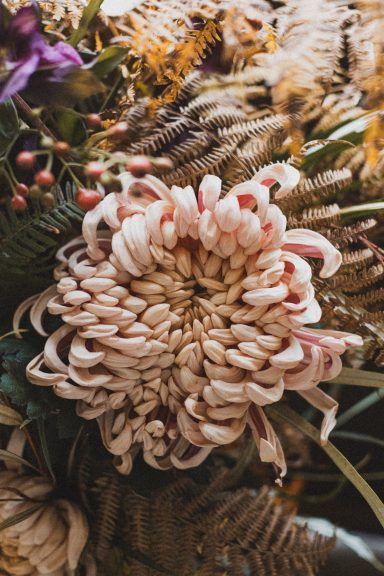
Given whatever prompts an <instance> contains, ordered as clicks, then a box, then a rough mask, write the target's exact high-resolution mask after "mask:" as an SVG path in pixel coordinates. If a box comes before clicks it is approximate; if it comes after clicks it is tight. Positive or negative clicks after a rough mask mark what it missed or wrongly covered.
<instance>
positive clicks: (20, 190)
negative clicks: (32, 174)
mask: <svg viewBox="0 0 384 576" xmlns="http://www.w3.org/2000/svg"><path fill="white" fill-rule="evenodd" d="M16 192H17V194H19V195H20V196H23V197H24V198H26V197H27V196H29V188H28V186H27V185H26V184H22V183H20V182H19V184H16Z"/></svg>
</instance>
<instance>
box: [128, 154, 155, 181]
mask: <svg viewBox="0 0 384 576" xmlns="http://www.w3.org/2000/svg"><path fill="white" fill-rule="evenodd" d="M127 169H128V170H129V171H130V173H131V174H132V176H134V177H135V178H142V177H143V176H145V175H146V174H151V173H152V170H153V167H152V163H151V162H150V161H149V160H148V158H147V157H146V156H134V157H133V158H132V159H131V160H130V161H129V162H128V164H127Z"/></svg>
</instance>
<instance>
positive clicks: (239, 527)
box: [123, 476, 334, 576]
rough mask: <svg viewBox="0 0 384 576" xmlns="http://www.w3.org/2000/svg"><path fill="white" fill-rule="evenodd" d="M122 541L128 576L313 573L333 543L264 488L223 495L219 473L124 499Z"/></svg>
mask: <svg viewBox="0 0 384 576" xmlns="http://www.w3.org/2000/svg"><path fill="white" fill-rule="evenodd" d="M123 537H124V541H125V543H126V544H127V545H128V547H129V550H130V551H131V553H132V554H131V555H132V557H133V558H134V560H131V561H129V569H128V572H127V574H128V575H131V574H132V575H133V574H134V575H135V576H136V575H137V574H143V575H144V574H145V576H158V575H159V574H160V573H161V571H164V572H169V573H170V574H177V575H178V576H192V575H199V576H201V575H209V576H213V575H215V574H217V575H219V574H224V573H225V574H231V576H244V574H247V573H249V574H268V576H277V575H280V574H290V575H291V576H295V575H296V574H297V575H299V574H303V573H304V574H306V575H308V576H311V575H314V574H315V573H316V571H317V570H318V568H319V566H320V565H321V564H322V563H324V561H325V560H326V558H327V556H328V554H329V552H330V550H331V549H332V547H333V544H334V541H333V540H332V539H327V538H324V537H321V536H318V535H311V534H310V533H309V532H308V530H307V529H306V528H303V527H299V526H297V525H296V524H295V523H294V516H293V515H292V514H291V513H288V512H287V511H286V510H285V509H284V508H283V507H282V506H279V505H277V504H276V503H275V502H274V499H273V497H272V496H271V495H269V494H268V490H267V489H266V488H264V489H262V490H260V492H259V493H256V492H255V491H253V490H249V489H246V488H242V489H238V490H235V491H233V492H227V491H226V490H225V477H223V476H219V477H216V478H215V479H213V480H211V482H210V483H209V484H208V485H199V484H196V483H195V482H194V481H192V480H191V479H186V478H185V477H184V478H181V479H179V480H177V481H176V482H175V483H171V484H170V485H169V486H168V487H167V488H165V489H163V490H161V491H159V492H157V493H154V494H152V495H151V496H150V497H143V496H140V495H138V494H137V493H131V494H128V496H127V499H126V501H125V522H124V529H123ZM151 566H152V568H151ZM156 568H157V570H156Z"/></svg>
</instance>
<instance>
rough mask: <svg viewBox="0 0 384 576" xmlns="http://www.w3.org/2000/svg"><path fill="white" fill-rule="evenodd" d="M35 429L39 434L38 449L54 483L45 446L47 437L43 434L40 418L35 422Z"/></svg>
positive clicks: (50, 463)
mask: <svg viewBox="0 0 384 576" xmlns="http://www.w3.org/2000/svg"><path fill="white" fill-rule="evenodd" d="M37 429H38V432H39V440H40V448H41V451H42V453H43V456H44V460H45V464H46V466H47V469H48V471H49V473H50V475H51V478H52V480H53V481H54V482H56V478H55V473H54V471H53V467H52V462H51V457H50V454H49V450H48V445H47V436H46V433H45V426H44V421H43V420H42V419H41V418H39V420H38V421H37Z"/></svg>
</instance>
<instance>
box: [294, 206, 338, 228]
mask: <svg viewBox="0 0 384 576" xmlns="http://www.w3.org/2000/svg"><path fill="white" fill-rule="evenodd" d="M339 222H340V207H339V205H338V204H329V205H328V206H319V207H314V208H305V209H304V210H303V212H301V213H297V214H295V213H294V214H291V215H289V216H288V226H289V228H309V229H311V230H319V231H320V230H321V231H322V230H323V229H324V228H328V229H329V228H330V227H336V226H338V224H339Z"/></svg>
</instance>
